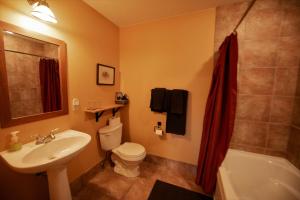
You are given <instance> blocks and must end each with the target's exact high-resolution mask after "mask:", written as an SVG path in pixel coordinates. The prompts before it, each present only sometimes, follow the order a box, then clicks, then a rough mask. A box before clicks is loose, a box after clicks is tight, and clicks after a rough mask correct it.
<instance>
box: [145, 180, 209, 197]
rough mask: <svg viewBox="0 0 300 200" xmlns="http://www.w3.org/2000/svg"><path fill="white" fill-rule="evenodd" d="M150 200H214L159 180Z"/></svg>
mask: <svg viewBox="0 0 300 200" xmlns="http://www.w3.org/2000/svg"><path fill="white" fill-rule="evenodd" d="M148 200H213V199H212V198H211V197H208V196H206V195H203V194H200V193H197V192H193V191H190V190H187V189H184V188H182V187H178V186H176V185H172V184H169V183H165V182H162V181H160V180H157V181H156V182H155V184H154V186H153V188H152V191H151V193H150V195H149V197H148Z"/></svg>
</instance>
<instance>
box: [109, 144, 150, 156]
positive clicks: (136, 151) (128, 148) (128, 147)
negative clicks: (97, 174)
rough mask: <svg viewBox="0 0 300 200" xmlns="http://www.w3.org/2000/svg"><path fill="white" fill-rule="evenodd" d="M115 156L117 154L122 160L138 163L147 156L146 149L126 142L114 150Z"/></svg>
mask: <svg viewBox="0 0 300 200" xmlns="http://www.w3.org/2000/svg"><path fill="white" fill-rule="evenodd" d="M112 151H113V152H114V153H115V154H117V155H118V156H119V157H120V158H122V159H124V160H127V161H138V160H142V159H144V158H145V156H146V150H145V148H144V147H143V146H142V145H140V144H136V143H132V142H125V143H124V144H122V145H120V146H119V147H117V148H115V149H113V150H112Z"/></svg>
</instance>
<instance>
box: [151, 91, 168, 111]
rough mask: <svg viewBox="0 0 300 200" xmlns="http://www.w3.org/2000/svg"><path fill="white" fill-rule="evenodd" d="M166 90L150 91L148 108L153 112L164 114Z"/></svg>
mask: <svg viewBox="0 0 300 200" xmlns="http://www.w3.org/2000/svg"><path fill="white" fill-rule="evenodd" d="M165 94H166V88H154V89H152V90H151V101H150V108H151V111H154V112H166V110H165Z"/></svg>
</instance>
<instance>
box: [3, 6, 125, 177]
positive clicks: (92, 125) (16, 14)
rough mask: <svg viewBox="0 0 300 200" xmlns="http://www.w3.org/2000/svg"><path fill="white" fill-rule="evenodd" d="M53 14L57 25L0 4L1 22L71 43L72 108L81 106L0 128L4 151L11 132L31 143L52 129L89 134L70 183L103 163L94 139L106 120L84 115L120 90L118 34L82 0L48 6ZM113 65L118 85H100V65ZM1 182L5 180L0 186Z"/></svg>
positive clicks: (23, 9)
mask: <svg viewBox="0 0 300 200" xmlns="http://www.w3.org/2000/svg"><path fill="white" fill-rule="evenodd" d="M47 2H48V3H49V4H50V6H51V9H52V10H53V12H54V13H55V15H56V17H57V19H58V24H56V25H53V24H48V23H43V22H41V21H38V20H35V19H33V18H31V17H30V16H29V14H28V13H30V9H31V7H30V6H29V4H28V3H27V1H23V0H19V1H10V0H0V20H2V21H5V22H8V23H12V24H15V25H18V26H21V27H25V28H28V29H31V30H33V31H37V32H40V33H42V34H45V35H49V36H52V37H55V38H58V39H60V40H63V41H65V42H66V44H67V56H68V95H69V104H70V103H71V102H72V101H71V100H72V98H73V97H78V98H79V99H80V103H81V107H80V109H79V110H76V111H73V110H72V107H71V106H69V110H70V112H69V115H65V116H61V117H56V118H52V119H48V120H43V121H39V122H34V123H28V124H24V125H20V126H16V127H11V128H6V129H0V150H4V149H5V148H6V147H7V144H8V142H9V136H8V134H9V132H11V131H14V130H19V131H21V133H20V138H21V141H22V142H26V141H29V140H32V138H31V137H30V136H32V135H35V134H41V135H43V134H48V133H49V131H50V130H51V129H53V128H56V127H58V128H60V129H61V130H64V129H70V128H72V129H75V130H79V131H83V132H86V133H88V134H90V135H91V137H92V141H91V143H90V144H89V145H88V147H87V149H86V150H85V151H83V152H82V153H81V154H80V155H79V156H78V157H77V158H76V159H75V160H74V161H73V162H72V163H70V165H69V166H68V173H69V177H70V180H74V179H75V178H76V177H77V176H79V175H80V174H82V173H83V172H85V171H87V170H88V169H89V168H91V167H92V166H94V165H95V164H96V163H98V162H99V159H100V157H99V155H98V151H97V143H96V140H95V137H96V132H97V130H98V128H100V127H101V126H103V125H104V124H105V118H107V117H108V116H109V114H106V115H104V117H103V118H102V119H101V121H100V123H96V122H95V119H94V116H92V115H86V114H85V113H84V112H83V111H82V109H83V107H84V106H85V105H86V104H87V102H88V101H89V100H101V102H102V104H109V103H113V101H114V94H115V91H117V90H119V73H118V71H119V70H118V65H119V29H118V27H116V26H115V25H114V24H112V23H111V22H109V21H108V20H106V19H105V18H104V17H102V16H101V15H100V14H98V13H97V12H96V11H94V10H93V9H91V8H90V7H88V6H87V5H86V4H84V3H83V2H81V1H72V3H70V1H54V0H49V1H47ZM98 62H99V63H103V64H107V65H112V66H115V67H116V68H117V69H116V72H117V74H116V84H115V86H106V87H105V86H96V63H98ZM0 182H1V181H0Z"/></svg>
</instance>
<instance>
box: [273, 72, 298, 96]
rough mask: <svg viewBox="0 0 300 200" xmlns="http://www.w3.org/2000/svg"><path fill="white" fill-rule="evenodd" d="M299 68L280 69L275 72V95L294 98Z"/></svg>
mask: <svg viewBox="0 0 300 200" xmlns="http://www.w3.org/2000/svg"><path fill="white" fill-rule="evenodd" d="M298 71H299V68H298V67H295V68H278V69H276V72H275V85H274V94H275V95H288V96H294V95H295V93H296V87H297V79H298Z"/></svg>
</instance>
